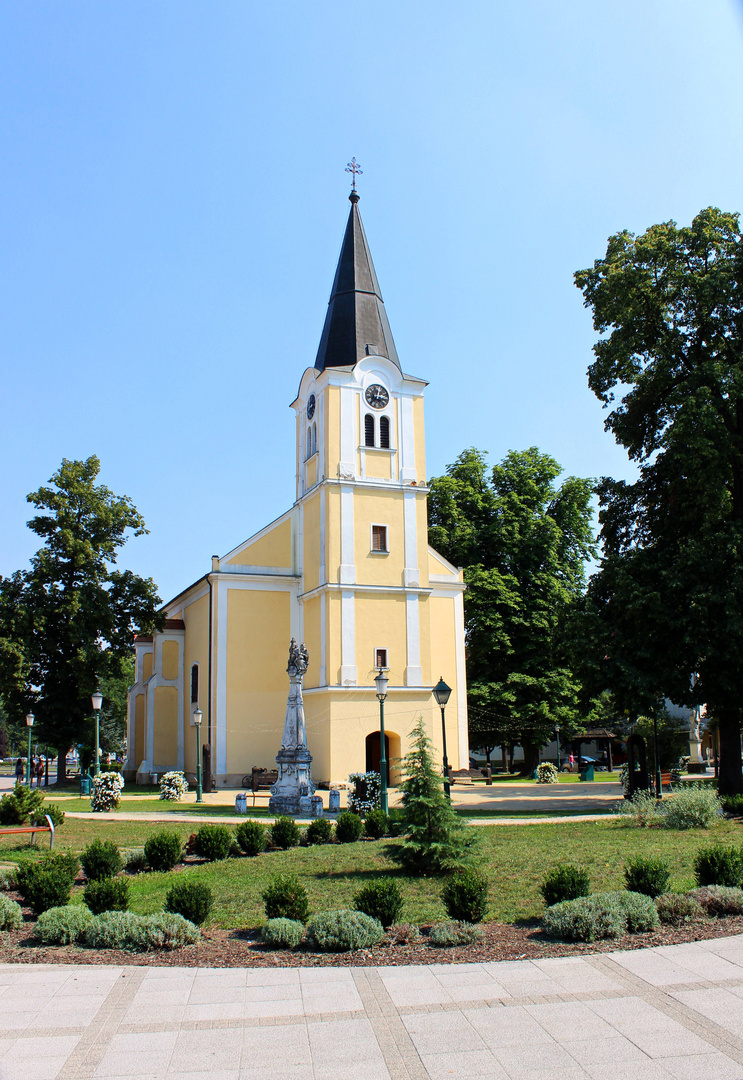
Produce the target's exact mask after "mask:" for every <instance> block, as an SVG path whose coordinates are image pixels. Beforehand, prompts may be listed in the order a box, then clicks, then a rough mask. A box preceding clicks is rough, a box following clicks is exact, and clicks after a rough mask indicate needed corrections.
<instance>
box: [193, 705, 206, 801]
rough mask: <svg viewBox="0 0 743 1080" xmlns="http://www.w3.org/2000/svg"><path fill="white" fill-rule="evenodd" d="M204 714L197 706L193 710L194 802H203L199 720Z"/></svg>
mask: <svg viewBox="0 0 743 1080" xmlns="http://www.w3.org/2000/svg"><path fill="white" fill-rule="evenodd" d="M203 719H204V714H203V713H202V711H201V709H200V708H199V707H198V706H197V707H196V708H195V709H194V711H193V726H194V727H195V728H196V802H197V803H203V801H204V800H203V798H202V797H201V796H202V792H201V721H202V720H203Z"/></svg>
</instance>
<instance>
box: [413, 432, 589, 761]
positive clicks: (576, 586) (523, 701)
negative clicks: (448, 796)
mask: <svg viewBox="0 0 743 1080" xmlns="http://www.w3.org/2000/svg"><path fill="white" fill-rule="evenodd" d="M561 471H562V470H561V468H560V466H559V465H558V464H557V462H556V461H555V460H554V458H551V457H550V456H549V455H548V454H544V453H541V452H540V451H539V450H538V449H537V448H536V447H531V448H530V449H528V450H524V451H521V452H517V451H511V452H510V453H509V454H507V455H506V457H505V458H504V459H503V461H502V462H500V463H499V464H497V465H495V466H494V467H493V468H492V469H489V468H488V466H487V464H486V455H485V454H484V453H482V452H481V451H479V450H476V449H474V448H472V449H469V450H465V451H464V452H463V453H462V454H460V456H459V457H458V458H457V460H456V461H455V462H454V464H453V465H450V466H448V468H447V470H446V474H445V475H444V476H441V477H434V478H433V479H432V480H430V481H429V484H430V489H431V492H430V496H429V501H428V507H429V538H430V541H431V543H432V544H433V546H434V547H435V548H436V549H437V550H438V551H440V552H441V554H442V555H444V556H445V557H446V558H447V559H449V561H450V562H453V563H454V565H455V566H463V567H464V579H465V582H466V584H467V592H466V593H465V598H464V613H465V633H466V642H467V679H468V695H469V696H468V704H469V711H470V717H471V724H472V729H471V730H472V738H473V740H474V741H475V743H476V744H477V745H493V744H494V743H495V744H497V743H499V742H506V743H511V742H515V743H520V744H521V745H522V746H524V748H525V755H526V756H527V758H529V760H528V761H527V762H526V764H527V767H529V766H530V765H532V764H533V762H534V761H535V758H536V751H537V748H538V746H539V745H540V744H542V743H544V742H547V741H549V739H551V738H552V733H553V732H554V728H555V724H556V723H559V724H560V726H561V728H563V729H564V730H567V729H569V727H570V725H571V724H572V723H574V722H575V721H577V719H578V717H577V711H576V710H577V703H578V694H579V686H578V683H577V680H576V679H575V677H574V674H573V672H572V670H571V667H570V664H569V662H568V659H567V654H566V649H565V643H564V638H563V630H564V625H565V618H566V615H567V613H568V612H569V610H570V609H571V608H572V607H573V605H574V604H575V603H576V601H577V600H578V598H579V597H580V596H581V595H582V593H583V591H584V588H585V564H586V561H587V560H588V559H589V558H590V557H591V555H592V553H593V536H592V523H591V509H590V500H591V493H592V484H591V481H590V480H581V479H578V478H576V477H568V478H567V479H565V480H564V481H563V482H562V484H561V485H560V486H559V487H558V486H556V484H555V481H556V480H557V478H558V477H559V476H560V473H561Z"/></svg>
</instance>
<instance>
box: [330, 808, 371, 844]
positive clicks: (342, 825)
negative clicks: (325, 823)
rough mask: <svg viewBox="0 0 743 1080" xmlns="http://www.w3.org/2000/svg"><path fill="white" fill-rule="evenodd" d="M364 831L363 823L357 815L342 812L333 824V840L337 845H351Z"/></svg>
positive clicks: (345, 811) (346, 811) (348, 811)
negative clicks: (334, 839)
mask: <svg viewBox="0 0 743 1080" xmlns="http://www.w3.org/2000/svg"><path fill="white" fill-rule="evenodd" d="M363 831H364V823H363V821H362V820H361V818H360V817H359V815H358V814H354V813H352V812H351V811H350V810H344V811H343V813H342V814H339V815H338V820H337V822H336V823H335V838H336V840H337V841H338V843H339V844H352V843H353V842H354V840H358V839H359V838H360V836H361V834H362V832H363Z"/></svg>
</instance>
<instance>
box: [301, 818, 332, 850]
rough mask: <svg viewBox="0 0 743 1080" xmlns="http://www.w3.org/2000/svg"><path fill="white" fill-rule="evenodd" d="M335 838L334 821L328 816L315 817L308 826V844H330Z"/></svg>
mask: <svg viewBox="0 0 743 1080" xmlns="http://www.w3.org/2000/svg"><path fill="white" fill-rule="evenodd" d="M332 839H333V823H332V821H328V819H327V818H324V817H319V818H315V819H314V820H313V821H311V822H310V823H309V825H308V826H307V843H308V844H329V843H330V841H331V840H332Z"/></svg>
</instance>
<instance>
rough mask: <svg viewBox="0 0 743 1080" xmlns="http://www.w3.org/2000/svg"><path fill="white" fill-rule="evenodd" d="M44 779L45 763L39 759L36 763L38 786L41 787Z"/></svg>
mask: <svg viewBox="0 0 743 1080" xmlns="http://www.w3.org/2000/svg"><path fill="white" fill-rule="evenodd" d="M43 779H44V762H43V761H42V760H41V758H39V760H38V761H37V763H36V786H37V788H40V787H41V781H42V780H43Z"/></svg>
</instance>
